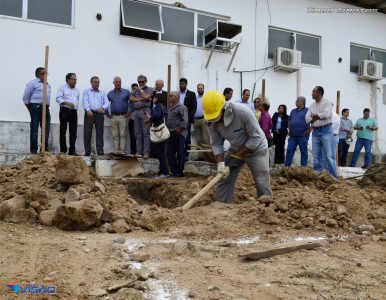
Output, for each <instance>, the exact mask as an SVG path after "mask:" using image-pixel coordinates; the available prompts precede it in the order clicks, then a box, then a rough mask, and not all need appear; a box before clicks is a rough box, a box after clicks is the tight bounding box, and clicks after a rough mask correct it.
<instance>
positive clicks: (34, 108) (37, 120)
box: [23, 67, 51, 154]
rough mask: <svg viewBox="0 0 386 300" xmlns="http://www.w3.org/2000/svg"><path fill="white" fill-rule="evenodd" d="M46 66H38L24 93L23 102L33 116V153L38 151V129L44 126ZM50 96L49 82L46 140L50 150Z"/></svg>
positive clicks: (31, 126)
mask: <svg viewBox="0 0 386 300" xmlns="http://www.w3.org/2000/svg"><path fill="white" fill-rule="evenodd" d="M45 71H46V70H45V69H44V68H41V67H40V68H37V69H36V70H35V77H36V78H35V79H33V80H31V81H30V82H28V83H27V86H26V87H25V90H24V94H23V102H24V104H25V106H26V107H27V109H28V111H29V114H30V116H31V123H30V151H31V153H32V154H37V152H38V130H39V126H40V127H42V112H43V107H42V103H43V85H44V74H45ZM50 98H51V86H50V85H49V84H48V83H47V98H46V141H45V145H46V146H45V148H46V149H45V150H46V151H48V138H49V134H50V122H51V115H50V110H49V107H50Z"/></svg>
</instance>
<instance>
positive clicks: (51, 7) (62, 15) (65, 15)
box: [27, 0, 72, 25]
mask: <svg viewBox="0 0 386 300" xmlns="http://www.w3.org/2000/svg"><path fill="white" fill-rule="evenodd" d="M27 18H28V19H32V20H39V21H45V22H52V23H59V24H65V25H71V24H72V22H71V20H72V0H28V12H27Z"/></svg>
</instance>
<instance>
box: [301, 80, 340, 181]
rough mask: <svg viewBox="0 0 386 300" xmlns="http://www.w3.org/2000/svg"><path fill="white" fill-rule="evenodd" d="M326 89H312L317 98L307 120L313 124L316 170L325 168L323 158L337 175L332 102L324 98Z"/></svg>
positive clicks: (330, 170)
mask: <svg viewBox="0 0 386 300" xmlns="http://www.w3.org/2000/svg"><path fill="white" fill-rule="evenodd" d="M323 95H324V89H323V87H321V86H316V87H315V88H314V89H313V90H312V99H314V100H315V102H314V103H312V104H311V105H310V107H309V109H308V112H307V114H306V117H305V119H306V122H307V123H309V124H311V126H312V128H313V131H312V154H313V156H314V170H316V171H319V172H321V171H322V170H323V158H324V157H325V160H326V167H327V169H328V172H329V173H330V174H331V175H332V176H334V177H337V174H336V163H335V159H334V157H335V154H333V153H332V149H331V145H332V143H333V139H334V134H333V130H332V126H331V125H332V102H331V101H330V100H328V99H326V98H323Z"/></svg>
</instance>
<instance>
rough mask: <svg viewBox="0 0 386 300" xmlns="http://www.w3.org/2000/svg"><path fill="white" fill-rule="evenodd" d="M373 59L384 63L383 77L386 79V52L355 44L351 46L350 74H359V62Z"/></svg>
mask: <svg viewBox="0 0 386 300" xmlns="http://www.w3.org/2000/svg"><path fill="white" fill-rule="evenodd" d="M371 59H374V60H375V61H376V62H379V63H383V67H382V77H386V50H379V49H376V48H371V47H368V46H361V45H355V44H351V45H350V72H354V73H358V68H359V62H360V61H361V60H371Z"/></svg>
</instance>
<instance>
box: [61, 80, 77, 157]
mask: <svg viewBox="0 0 386 300" xmlns="http://www.w3.org/2000/svg"><path fill="white" fill-rule="evenodd" d="M76 81H77V79H76V74H75V73H68V74H67V75H66V82H67V83H66V84H65V85H62V86H61V87H60V88H59V89H58V92H57V94H56V102H58V103H59V105H60V111H59V121H60V138H59V142H60V152H62V153H66V152H67V142H66V132H67V124H68V126H69V131H70V148H69V149H68V154H69V155H77V154H76V152H75V142H76V132H77V129H78V104H79V90H78V89H77V88H76V87H75V86H76Z"/></svg>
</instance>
